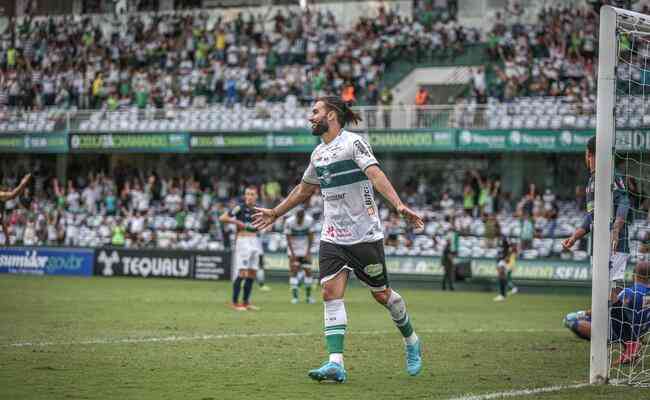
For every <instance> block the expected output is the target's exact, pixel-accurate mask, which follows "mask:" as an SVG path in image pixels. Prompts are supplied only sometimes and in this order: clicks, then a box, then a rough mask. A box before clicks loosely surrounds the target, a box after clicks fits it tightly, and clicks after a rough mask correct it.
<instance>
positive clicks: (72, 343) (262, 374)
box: [0, 276, 650, 400]
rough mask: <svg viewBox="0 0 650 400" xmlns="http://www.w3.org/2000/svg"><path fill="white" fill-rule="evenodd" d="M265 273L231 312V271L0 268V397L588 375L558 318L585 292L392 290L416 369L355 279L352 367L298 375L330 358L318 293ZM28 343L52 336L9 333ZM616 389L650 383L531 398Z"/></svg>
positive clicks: (584, 358)
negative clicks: (318, 378)
mask: <svg viewBox="0 0 650 400" xmlns="http://www.w3.org/2000/svg"><path fill="white" fill-rule="evenodd" d="M272 286H273V291H272V292H268V293H263V292H260V291H258V290H256V292H254V294H253V296H254V300H256V302H257V304H258V305H260V306H262V307H263V310H262V311H259V312H245V313H241V312H240V313H238V312H235V311H232V310H230V309H229V308H227V307H226V306H225V303H226V301H227V299H228V297H229V293H230V287H229V285H228V284H226V283H214V282H199V281H181V280H162V279H160V280H156V279H133V278H90V279H84V278H54V277H46V278H43V277H20V276H2V277H0V321H1V322H0V399H140V400H148V399H156V400H158V399H197V400H207V399H215V400H217V399H300V400H304V399H320V398H336V399H354V400H361V399H379V398H387V399H447V398H453V397H458V396H461V395H464V394H468V393H471V394H482V393H490V392H496V391H504V390H516V389H523V388H538V387H545V386H553V385H563V384H574V383H580V382H585V381H586V377H587V373H588V352H589V346H588V343H587V342H584V341H580V340H578V339H576V338H574V337H573V336H572V335H571V334H570V333H569V332H568V331H566V330H564V329H562V328H561V323H560V321H561V319H562V317H563V316H564V315H565V314H566V313H567V312H569V311H572V310H575V309H581V308H584V307H585V306H586V305H587V304H588V303H589V301H588V300H589V299H588V298H587V297H585V296H561V295H548V296H544V295H526V294H518V295H516V296H514V297H512V298H509V299H508V301H507V302H505V303H502V304H495V303H493V302H492V296H493V293H469V292H455V293H449V292H439V291H425V290H406V289H404V290H400V292H401V293H402V295H403V296H404V297H405V298H406V299H407V302H408V307H409V311H410V313H411V316H412V320H413V322H414V326H415V329H416V331H417V332H419V335H420V337H421V338H422V339H423V343H424V347H425V354H424V362H425V364H424V370H423V372H422V374H421V375H420V376H418V377H415V378H413V377H409V376H407V374H406V372H405V370H404V355H403V346H402V344H401V339H400V337H399V333H398V331H397V329H396V328H395V327H394V326H393V325H392V322H391V321H390V318H389V316H388V313H387V311H386V310H384V309H383V308H382V307H380V306H378V305H377V304H375V303H374V302H373V301H372V300H371V298H370V296H369V294H368V292H367V290H365V289H363V288H359V287H353V288H350V289H349V290H348V293H347V295H346V307H347V311H348V320H349V334H348V335H347V337H346V367H347V369H348V375H349V380H348V382H347V383H346V384H344V385H332V384H317V383H315V382H311V381H309V380H308V378H307V376H306V372H307V370H308V369H310V368H313V367H315V366H319V365H320V364H321V363H322V361H324V360H325V358H326V354H325V349H324V340H323V337H322V323H323V322H322V314H323V309H322V305H320V304H316V305H307V304H300V305H291V304H289V290H288V286H287V285H286V284H280V283H275V284H273V285H272ZM301 295H302V293H301ZM286 333H294V334H295V335H285V334H286ZM246 334H256V335H257V336H245V335H246ZM273 334H277V335H273ZM218 335H224V336H218ZM232 335H240V336H239V337H237V336H235V337H233V336H232ZM242 335H244V336H242ZM172 337H175V338H176V339H174V340H166V341H159V342H152V341H144V342H128V341H126V340H125V339H139V338H172ZM26 342H31V343H43V342H46V343H47V345H28V346H22V347H17V346H12V345H11V344H15V343H26ZM84 342H85V343H84ZM614 396H616V397H614ZM618 396H620V398H624V399H647V398H650V390H647V389H634V388H626V387H622V388H621V387H609V386H608V387H588V388H584V389H580V390H566V391H562V392H558V393H549V394H544V395H538V396H528V397H526V398H527V399H529V398H535V399H554V400H555V399H610V398H617V397H618Z"/></svg>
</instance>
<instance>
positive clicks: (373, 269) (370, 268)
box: [363, 264, 384, 277]
mask: <svg viewBox="0 0 650 400" xmlns="http://www.w3.org/2000/svg"><path fill="white" fill-rule="evenodd" d="M363 270H364V271H365V273H366V274H367V275H368V276H369V277H375V276H379V275H381V273H382V272H383V271H384V267H383V265H381V264H370V265H366V266H365V267H363Z"/></svg>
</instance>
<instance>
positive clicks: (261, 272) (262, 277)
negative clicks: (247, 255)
mask: <svg viewBox="0 0 650 400" xmlns="http://www.w3.org/2000/svg"><path fill="white" fill-rule="evenodd" d="M258 265H259V269H258V270H257V279H256V280H257V284H258V285H259V287H260V290H261V291H263V292H270V291H271V287H270V286H269V285H267V284H266V270H265V269H264V254H260V261H259V264H258Z"/></svg>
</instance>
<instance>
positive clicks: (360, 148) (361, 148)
mask: <svg viewBox="0 0 650 400" xmlns="http://www.w3.org/2000/svg"><path fill="white" fill-rule="evenodd" d="M354 151H356V153H357V154H358V155H362V156H365V157H370V151H369V150H368V148H367V147H366V145H365V144H363V142H362V141H361V140H355V141H354Z"/></svg>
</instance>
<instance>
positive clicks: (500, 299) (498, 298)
mask: <svg viewBox="0 0 650 400" xmlns="http://www.w3.org/2000/svg"><path fill="white" fill-rule="evenodd" d="M505 299H506V298H505V297H503V296H501V295H498V296H497V297H495V298H494V299H493V300H494V301H504V300H505Z"/></svg>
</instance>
